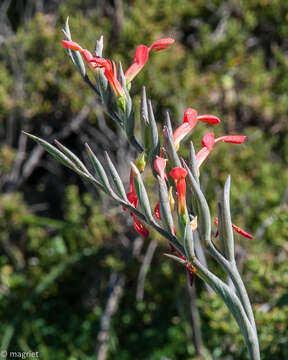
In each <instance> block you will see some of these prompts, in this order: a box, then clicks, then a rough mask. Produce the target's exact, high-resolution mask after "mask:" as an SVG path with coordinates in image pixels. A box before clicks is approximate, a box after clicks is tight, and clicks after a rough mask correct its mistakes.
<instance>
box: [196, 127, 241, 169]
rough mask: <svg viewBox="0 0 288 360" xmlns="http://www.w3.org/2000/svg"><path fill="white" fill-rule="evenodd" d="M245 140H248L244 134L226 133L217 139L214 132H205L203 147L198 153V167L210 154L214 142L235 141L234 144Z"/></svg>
mask: <svg viewBox="0 0 288 360" xmlns="http://www.w3.org/2000/svg"><path fill="white" fill-rule="evenodd" d="M245 140H246V136H242V135H225V136H220V137H219V138H216V139H215V137H214V134H213V133H208V134H205V135H204V136H203V139H202V149H201V150H199V151H198V153H197V154H196V161H197V166H198V169H199V168H200V166H201V165H202V164H203V162H204V161H205V160H206V159H207V157H208V156H209V154H210V152H211V150H212V148H213V146H214V144H216V143H218V142H220V141H224V142H227V143H233V144H242V143H243V142H244V141H245Z"/></svg>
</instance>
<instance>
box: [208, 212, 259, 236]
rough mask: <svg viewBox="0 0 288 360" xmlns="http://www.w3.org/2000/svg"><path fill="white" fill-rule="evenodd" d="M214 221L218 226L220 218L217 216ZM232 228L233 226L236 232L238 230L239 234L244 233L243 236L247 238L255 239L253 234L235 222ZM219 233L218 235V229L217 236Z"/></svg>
mask: <svg viewBox="0 0 288 360" xmlns="http://www.w3.org/2000/svg"><path fill="white" fill-rule="evenodd" d="M214 223H215V225H216V226H218V218H217V217H216V218H215V219H214ZM232 228H233V229H234V230H235V231H236V232H238V234H240V235H242V236H244V237H246V238H248V239H254V236H253V235H251V234H249V233H248V232H246V231H245V230H243V229H241V228H240V227H239V226H237V225H235V224H232ZM217 235H218V231H217V234H216V236H217Z"/></svg>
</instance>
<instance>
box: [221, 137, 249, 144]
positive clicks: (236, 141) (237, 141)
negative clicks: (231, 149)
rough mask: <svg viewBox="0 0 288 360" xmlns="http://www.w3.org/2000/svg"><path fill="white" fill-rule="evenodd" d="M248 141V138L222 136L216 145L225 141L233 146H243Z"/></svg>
mask: <svg viewBox="0 0 288 360" xmlns="http://www.w3.org/2000/svg"><path fill="white" fill-rule="evenodd" d="M245 140H246V136H242V135H226V136H220V137H219V138H216V139H215V143H217V142H220V141H224V142H228V143H233V144H242V143H243V142H244V141H245Z"/></svg>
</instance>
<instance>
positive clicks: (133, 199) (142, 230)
mask: <svg viewBox="0 0 288 360" xmlns="http://www.w3.org/2000/svg"><path fill="white" fill-rule="evenodd" d="M127 198H128V200H129V202H130V204H131V205H132V206H133V207H134V208H135V209H136V208H137V206H138V197H137V194H136V190H135V185H134V179H133V174H132V170H131V171H130V185H129V193H128V194H127ZM123 210H124V211H126V210H127V209H126V208H125V207H123ZM130 215H131V216H132V217H133V220H134V221H133V225H134V229H135V230H136V231H137V232H138V234H139V235H141V236H143V237H145V238H146V237H148V235H149V231H148V230H147V229H146V227H145V226H144V225H143V224H142V222H141V221H140V219H139V218H138V217H137V216H136V215H135V214H133V213H132V212H130Z"/></svg>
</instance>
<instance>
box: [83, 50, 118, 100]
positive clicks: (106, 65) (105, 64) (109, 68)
mask: <svg viewBox="0 0 288 360" xmlns="http://www.w3.org/2000/svg"><path fill="white" fill-rule="evenodd" d="M90 62H91V63H92V64H94V65H95V67H100V68H102V69H103V70H104V75H105V77H106V79H107V80H108V81H109V84H110V85H111V87H112V89H113V90H114V93H115V94H116V96H121V97H124V96H125V91H124V89H123V87H122V86H121V84H120V82H119V81H118V79H117V69H116V65H115V63H114V61H110V60H107V59H104V58H99V57H95V58H92V59H91V60H90Z"/></svg>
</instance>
